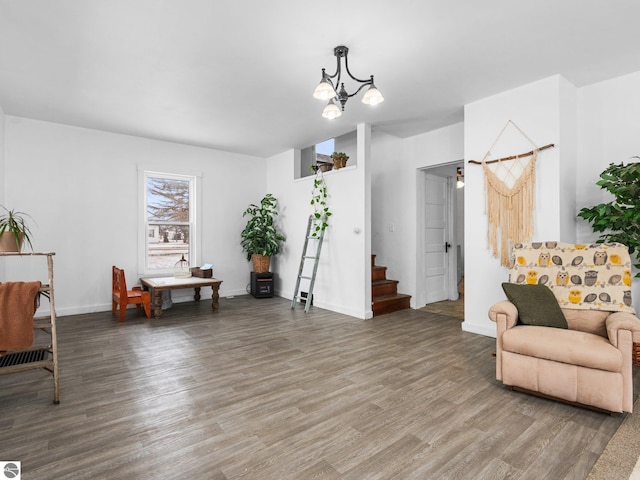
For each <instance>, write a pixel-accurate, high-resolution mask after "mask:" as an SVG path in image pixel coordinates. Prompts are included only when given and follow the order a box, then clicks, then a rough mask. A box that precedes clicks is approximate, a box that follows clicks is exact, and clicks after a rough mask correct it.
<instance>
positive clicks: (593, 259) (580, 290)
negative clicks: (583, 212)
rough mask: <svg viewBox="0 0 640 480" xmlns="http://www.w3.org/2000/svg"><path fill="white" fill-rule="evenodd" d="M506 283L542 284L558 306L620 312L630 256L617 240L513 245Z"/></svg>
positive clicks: (627, 298) (626, 303)
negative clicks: (588, 243)
mask: <svg viewBox="0 0 640 480" xmlns="http://www.w3.org/2000/svg"><path fill="white" fill-rule="evenodd" d="M509 282H511V283H516V284H530V285H546V286H547V287H549V288H550V289H551V291H552V292H553V293H554V295H555V297H556V299H557V300H558V304H559V305H560V307H562V308H570V309H578V310H580V309H582V310H606V311H624V312H631V313H635V310H634V309H633V307H632V305H631V259H630V257H629V252H628V250H627V247H626V246H624V245H622V244H620V243H602V244H601V243H594V244H590V245H580V244H577V245H576V244H572V243H560V242H533V243H527V244H516V245H515V246H514V248H513V251H512V256H511V266H510V269H509Z"/></svg>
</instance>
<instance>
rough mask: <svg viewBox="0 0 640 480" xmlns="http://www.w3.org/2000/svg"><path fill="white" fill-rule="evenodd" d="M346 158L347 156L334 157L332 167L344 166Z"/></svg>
mask: <svg viewBox="0 0 640 480" xmlns="http://www.w3.org/2000/svg"><path fill="white" fill-rule="evenodd" d="M347 160H348V159H347V158H334V159H333V168H334V169H336V170H338V169H339V168H342V167H345V166H346V165H347Z"/></svg>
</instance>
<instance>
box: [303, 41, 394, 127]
mask: <svg viewBox="0 0 640 480" xmlns="http://www.w3.org/2000/svg"><path fill="white" fill-rule="evenodd" d="M333 54H334V55H335V56H336V60H337V67H336V73H334V74H333V75H327V73H326V72H325V69H324V68H323V69H322V80H320V83H319V84H318V86H317V87H316V89H315V91H314V92H313V97H314V98H317V99H318V100H328V101H329V103H327V106H326V107H324V110H323V111H322V116H323V117H324V118H328V119H329V120H333V119H334V118H338V117H339V116H340V115H342V112H344V105H345V103H347V100H349V99H350V98H351V97H353V96H354V95H357V94H358V93H360V90H362V89H363V88H364V87H366V86H369V88H368V89H367V91H366V92H364V95H363V97H362V103H364V104H366V105H377V104H379V103H382V102H383V101H384V97H383V96H382V94H381V93H380V90H378V89H377V88H376V86H375V85H374V83H373V75H371V77H370V78H369V79H368V80H361V79H359V78H357V77H354V76H353V75H352V74H351V72H350V71H349V62H348V59H347V56H348V55H349V49H348V48H347V47H345V46H344V45H340V46H339V47H336V48H334V49H333ZM341 58H344V69H345V70H346V72H347V75H349V76H350V77H351V78H352V79H353V80H355V81H356V82H358V83H361V84H362V85H360V87H358V89H357V90H356V91H355V92H353V93H347V90H346V89H345V88H344V83H342V82H340V79H341V77H342V62H341V61H340V59H341ZM333 79H335V84H334V82H333ZM338 85H339V86H340V90H338V91H337V93H336V87H337V86H338ZM338 102H340V105H341V107H342V108H340V107H339V106H338Z"/></svg>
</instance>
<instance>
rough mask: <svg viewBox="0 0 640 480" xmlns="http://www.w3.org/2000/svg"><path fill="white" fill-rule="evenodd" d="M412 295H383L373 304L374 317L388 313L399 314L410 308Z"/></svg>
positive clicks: (375, 299)
mask: <svg viewBox="0 0 640 480" xmlns="http://www.w3.org/2000/svg"><path fill="white" fill-rule="evenodd" d="M410 301H411V295H405V294H404V293H398V294H397V295H383V296H381V297H375V298H374V299H373V301H372V302H371V309H372V310H373V316H374V317H377V316H379V315H384V314H386V313H392V312H397V311H399V310H405V309H407V308H410Z"/></svg>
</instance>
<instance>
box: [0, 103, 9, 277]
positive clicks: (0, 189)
mask: <svg viewBox="0 0 640 480" xmlns="http://www.w3.org/2000/svg"><path fill="white" fill-rule="evenodd" d="M5 119H6V117H5V114H4V110H3V109H2V106H0V205H4V204H5V198H4V196H5V193H4V192H5V184H6V182H7V175H6V172H5V170H4V168H5V167H4V165H5V161H4V158H5V132H4V131H5ZM5 264H6V262H0V278H4V275H5Z"/></svg>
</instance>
